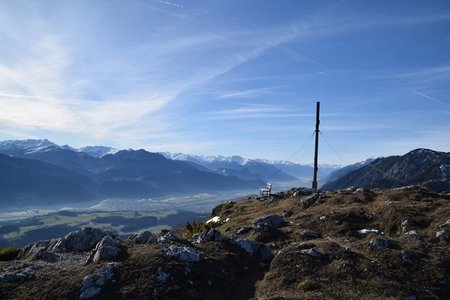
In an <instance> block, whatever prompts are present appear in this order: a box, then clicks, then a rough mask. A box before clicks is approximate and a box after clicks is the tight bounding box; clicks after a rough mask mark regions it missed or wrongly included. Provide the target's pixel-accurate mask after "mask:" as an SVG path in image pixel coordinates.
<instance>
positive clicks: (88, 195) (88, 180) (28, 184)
mask: <svg viewBox="0 0 450 300" xmlns="http://www.w3.org/2000/svg"><path fill="white" fill-rule="evenodd" d="M31 144H33V145H32V146H28V144H27V145H26V146H27V147H22V146H21V145H19V147H10V145H8V148H6V147H4V148H3V150H0V152H1V151H6V152H7V153H12V152H13V153H14V155H13V157H11V156H6V155H2V159H3V165H0V167H3V168H2V170H1V180H2V181H0V188H2V190H1V191H0V196H1V197H0V202H1V204H3V205H20V204H36V203H39V204H42V205H47V204H54V203H64V202H68V201H69V200H70V201H76V202H78V201H91V200H96V199H105V198H116V199H117V198H122V199H123V198H130V199H132V198H134V199H136V198H152V197H158V196H175V195H192V194H197V193H211V192H237V191H244V190H246V191H249V190H254V191H258V189H259V188H261V187H262V186H264V185H265V183H264V182H263V181H261V180H259V179H254V178H249V179H248V180H247V179H239V178H237V177H235V176H223V175H221V174H216V173H214V172H211V171H207V170H205V169H204V168H203V167H201V166H199V165H195V164H194V163H192V162H184V161H175V160H169V159H166V158H164V157H163V156H162V155H160V154H158V153H151V152H147V151H145V150H137V151H135V150H122V151H119V152H117V153H114V154H106V155H104V156H101V157H93V156H91V155H89V154H86V153H83V152H78V151H74V150H71V149H70V147H59V146H57V145H52V144H49V145H43V146H42V147H40V146H39V147H35V148H34V150H31V148H32V147H33V146H35V145H36V143H35V142H33V143H31ZM21 147H22V148H21ZM25 148H26V149H25ZM5 149H6V150H5ZM10 155H12V154H10ZM66 193H69V194H70V195H66Z"/></svg>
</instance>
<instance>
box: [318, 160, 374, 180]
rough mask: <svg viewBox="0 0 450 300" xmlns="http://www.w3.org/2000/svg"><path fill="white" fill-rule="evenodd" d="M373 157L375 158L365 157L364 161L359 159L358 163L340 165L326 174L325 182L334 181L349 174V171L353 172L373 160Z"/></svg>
mask: <svg viewBox="0 0 450 300" xmlns="http://www.w3.org/2000/svg"><path fill="white" fill-rule="evenodd" d="M375 159H376V158H368V159H366V160H364V161H361V162H358V163H355V164H351V165H348V166H345V167H342V168H340V169H337V170H335V171H333V172H331V173H330V174H329V175H328V176H327V178H326V182H332V181H336V180H338V179H339V178H341V177H343V176H345V175H347V174H349V173H350V172H353V171H355V170H358V169H360V168H362V167H364V166H365V165H368V164H370V163H371V162H373V161H374V160H375Z"/></svg>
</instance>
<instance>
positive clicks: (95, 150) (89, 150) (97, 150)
mask: <svg viewBox="0 0 450 300" xmlns="http://www.w3.org/2000/svg"><path fill="white" fill-rule="evenodd" d="M75 151H77V152H83V153H86V154H89V155H91V156H94V157H102V156H105V155H107V154H115V153H117V152H119V150H117V149H116V148H112V147H106V146H85V147H81V148H79V149H76V150H75Z"/></svg>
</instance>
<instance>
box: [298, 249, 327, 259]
mask: <svg viewBox="0 0 450 300" xmlns="http://www.w3.org/2000/svg"><path fill="white" fill-rule="evenodd" d="M300 253H302V254H306V255H308V256H311V257H317V258H319V257H321V256H322V253H320V252H319V251H317V250H316V249H314V248H309V249H303V250H300Z"/></svg>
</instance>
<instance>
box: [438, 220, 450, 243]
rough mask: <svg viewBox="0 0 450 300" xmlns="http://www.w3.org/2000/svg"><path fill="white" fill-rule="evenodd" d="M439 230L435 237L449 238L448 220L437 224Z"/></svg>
mask: <svg viewBox="0 0 450 300" xmlns="http://www.w3.org/2000/svg"><path fill="white" fill-rule="evenodd" d="M439 229H440V230H439V231H438V232H436V237H437V238H439V239H444V240H450V220H448V221H447V222H445V223H443V224H441V225H439Z"/></svg>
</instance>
